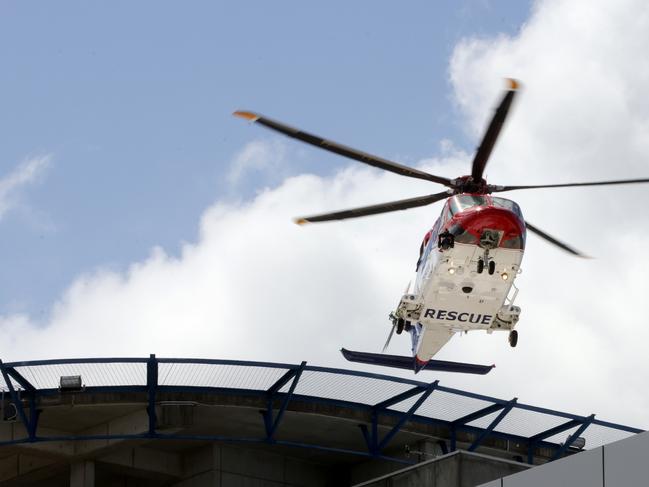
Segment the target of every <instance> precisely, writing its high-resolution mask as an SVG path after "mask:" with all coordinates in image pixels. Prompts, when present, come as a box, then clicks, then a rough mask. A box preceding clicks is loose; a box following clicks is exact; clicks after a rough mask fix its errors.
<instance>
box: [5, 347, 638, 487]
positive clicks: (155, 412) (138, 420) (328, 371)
mask: <svg viewBox="0 0 649 487" xmlns="http://www.w3.org/2000/svg"><path fill="white" fill-rule="evenodd" d="M0 369H1V371H2V375H3V379H4V384H3V386H2V387H1V388H0V389H1V394H2V401H1V406H2V418H3V419H4V421H3V423H2V424H1V425H0V426H1V427H0V456H2V455H1V454H2V452H3V451H4V452H9V453H11V454H14V453H15V452H19V453H20V452H22V453H23V454H24V452H25V451H28V452H29V453H30V455H32V454H34V453H35V452H36V453H38V454H42V453H43V452H45V454H46V456H48V458H49V459H54V460H53V461H57V459H58V461H59V463H61V462H63V463H65V464H66V465H68V468H69V465H70V464H72V463H74V462H75V459H78V458H90V457H92V458H107V456H106V455H108V456H110V455H111V454H114V451H115V449H116V448H117V449H119V448H127V447H128V448H140V447H142V445H144V446H145V447H148V448H150V449H152V450H155V449H158V450H161V451H165V452H174V451H180V450H187V449H191V448H198V447H202V446H204V445H206V444H208V443H217V444H229V445H239V446H242V447H245V448H259V449H260V450H264V451H268V450H271V451H281V452H285V453H286V452H288V453H287V454H289V455H293V456H295V457H299V458H303V459H308V461H309V462H316V463H318V464H319V465H345V466H346V467H345V468H348V472H351V470H350V469H352V467H353V466H354V465H359V464H360V463H362V462H365V463H367V462H369V463H372V462H374V463H373V464H374V465H376V464H377V462H379V463H380V462H383V463H382V464H383V465H386V467H385V468H383V467H381V468H382V470H381V471H382V472H387V471H390V470H394V469H396V468H402V467H404V466H405V465H407V464H413V463H416V462H418V461H421V460H426V459H428V458H430V457H431V456H435V455H438V454H445V453H449V452H453V451H456V450H464V451H469V452H475V451H479V452H480V453H486V454H489V455H492V456H495V457H500V458H502V459H506V460H508V461H510V460H515V461H517V462H519V463H527V464H539V463H545V462H547V461H551V460H554V459H557V458H560V457H562V456H565V455H566V454H568V453H574V452H575V451H579V450H581V449H584V448H588V449H590V448H595V447H598V446H601V445H604V444H607V443H610V442H613V441H616V440H619V439H622V438H625V437H627V436H631V435H632V434H634V433H638V432H641V431H642V430H640V429H637V428H632V427H628V426H623V425H619V424H614V423H610V422H606V421H602V420H600V419H598V418H595V416H594V415H591V416H579V415H574V414H570V413H564V412H560V411H553V410H550V409H545V408H541V407H537V406H532V405H529V404H524V403H520V402H518V401H517V399H516V398H514V399H498V398H494V397H489V396H484V395H480V394H475V393H472V392H468V391H463V390H459V389H454V388H450V387H445V386H444V385H443V384H441V383H440V382H439V381H434V382H431V383H428V382H421V381H416V380H412V379H405V378H398V377H390V376H386V375H381V374H373V373H367V372H359V371H352V370H342V369H334V368H327V367H317V366H311V365H307V364H306V363H305V362H303V363H301V364H279V363H266V362H243V361H235V360H208V359H178V358H157V357H155V356H154V355H151V356H150V357H148V358H147V357H145V358H93V359H63V360H40V361H30V362H12V363H1V364H0ZM431 445H432V447H431ZM19 453H17V454H19ZM101 461H103V460H101ZM16 462H18V460H16ZM369 463H368V464H369ZM388 466H389V467H388ZM0 470H1V468H0ZM356 470H357V471H360V470H362V469H360V470H359V469H356ZM170 475H172V476H173V475H176V477H178V478H181V477H182V473H181V472H180V471H174V472H173V473H172V474H170ZM366 477H367V476H366ZM347 478H348V481H349V482H351V481H352V480H356V481H360V480H365V478H363V475H360V474H358V475H356V477H354V475H353V474H352V473H349V475H348V477H347ZM0 480H1V479H0ZM487 480H488V479H487ZM485 481H486V480H485ZM79 485H81V484H79ZM83 485H85V484H83ZM179 485H180V484H179ZM296 485H297V484H296ZM339 485H344V484H339Z"/></svg>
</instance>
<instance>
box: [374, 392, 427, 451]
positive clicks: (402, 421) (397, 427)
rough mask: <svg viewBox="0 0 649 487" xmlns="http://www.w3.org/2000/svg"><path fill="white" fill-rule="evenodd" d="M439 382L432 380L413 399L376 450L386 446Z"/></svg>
mask: <svg viewBox="0 0 649 487" xmlns="http://www.w3.org/2000/svg"><path fill="white" fill-rule="evenodd" d="M438 384H439V381H438V380H436V381H435V382H432V383H430V384H428V387H427V388H426V390H425V391H424V392H423V393H422V394H421V396H419V399H417V401H415V403H414V404H413V405H412V407H411V408H410V409H409V410H408V412H407V413H405V414H404V415H403V416H401V419H400V420H399V422H398V423H397V424H396V425H395V426H394V428H392V429H391V430H390V431H389V432H388V434H386V435H385V436H384V437H383V439H382V440H381V442H380V443H379V444H378V446H377V450H378V451H379V452H380V451H381V450H383V448H385V447H386V446H387V444H388V443H389V442H390V440H391V439H392V438H394V435H396V434H397V433H398V432H399V430H400V429H401V427H402V426H403V425H404V424H405V423H406V421H409V420H410V418H412V416H413V415H414V414H415V413H416V412H417V409H419V406H421V405H422V404H423V403H424V401H425V400H426V399H428V396H430V395H431V394H432V393H433V391H434V390H435V389H436V388H437V385H438Z"/></svg>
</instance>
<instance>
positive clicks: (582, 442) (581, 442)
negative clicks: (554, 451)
mask: <svg viewBox="0 0 649 487" xmlns="http://www.w3.org/2000/svg"><path fill="white" fill-rule="evenodd" d="M585 446H586V438H584V437H583V436H578V437H577V438H576V439H575V441H573V442H572V445H570V447H571V448H575V449H577V450H583V449H584V447H585Z"/></svg>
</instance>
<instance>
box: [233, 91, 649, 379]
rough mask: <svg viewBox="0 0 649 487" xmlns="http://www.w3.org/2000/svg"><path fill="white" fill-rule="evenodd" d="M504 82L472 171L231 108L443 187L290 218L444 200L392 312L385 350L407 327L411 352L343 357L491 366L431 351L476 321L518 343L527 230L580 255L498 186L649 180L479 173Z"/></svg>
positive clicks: (499, 116) (505, 105) (501, 113)
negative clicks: (386, 152) (414, 162)
mask: <svg viewBox="0 0 649 487" xmlns="http://www.w3.org/2000/svg"><path fill="white" fill-rule="evenodd" d="M507 83H508V86H507V89H506V90H505V93H504V95H503V96H502V99H501V101H500V103H499V105H498V106H497V108H496V110H495V113H494V114H493V117H492V119H491V121H490V123H489V124H488V126H487V130H486V132H485V134H484V136H483V138H482V141H481V142H480V145H479V146H478V149H477V151H476V153H475V156H474V157H473V161H472V164H471V173H470V174H469V175H465V176H460V177H458V178H455V179H449V178H446V177H442V176H436V175H434V174H430V173H428V172H425V171H421V170H419V169H416V168H412V167H408V166H404V165H402V164H398V163H396V162H393V161H390V160H387V159H384V158H382V157H378V156H374V155H372V154H368V153H366V152H362V151H359V150H357V149H353V148H351V147H348V146H345V145H342V144H339V143H337V142H333V141H331V140H327V139H323V138H322V137H319V136H316V135H313V134H310V133H308V132H304V131H302V130H299V129H296V128H293V127H290V126H288V125H285V124H283V123H281V122H278V121H275V120H272V119H270V118H267V117H265V116H263V115H260V114H257V113H253V112H248V111H236V112H234V115H236V116H238V117H241V118H244V119H246V120H249V121H251V122H255V123H258V124H260V125H263V126H265V127H267V128H269V129H272V130H274V131H277V132H279V133H282V134H284V135H287V136H289V137H292V138H295V139H298V140H301V141H303V142H306V143H307V144H310V145H313V146H316V147H319V148H321V149H324V150H326V151H329V152H334V153H336V154H339V155H341V156H344V157H347V158H350V159H353V160H356V161H359V162H361V163H364V164H368V165H370V166H373V167H376V168H379V169H383V170H385V171H390V172H392V173H395V174H399V175H401V176H405V177H409V178H416V179H422V180H426V181H430V182H433V183H437V184H441V185H443V186H445V187H446V188H447V189H445V190H444V191H441V192H438V193H433V194H429V195H426V196H418V197H415V198H408V199H403V200H398V201H391V202H388V203H380V204H377V205H371V206H365V207H360V208H353V209H349V210H342V211H335V212H332V213H324V214H319V215H313V216H305V217H300V218H296V219H295V222H296V223H297V224H299V225H303V224H306V223H319V222H327V221H335V220H346V219H351V218H358V217H363V216H369V215H377V214H381V213H388V212H393V211H398V210H406V209H409V208H416V207H420V206H426V205H430V204H433V203H436V202H439V201H444V205H443V207H442V211H441V214H440V216H439V218H438V219H437V220H436V221H435V223H434V224H433V226H432V227H431V229H430V230H429V231H428V232H427V233H426V234H425V236H424V239H423V241H422V243H421V246H420V249H419V258H418V259H417V264H416V278H415V282H414V287H413V289H412V290H411V289H410V284H409V285H408V288H407V289H406V291H405V294H404V295H403V296H402V297H401V300H400V301H399V304H398V306H397V307H396V309H395V310H394V311H393V312H392V313H390V320H391V322H392V328H391V330H390V332H389V335H388V339H387V341H386V343H385V346H384V347H383V351H385V349H386V348H387V346H388V345H389V343H390V340H391V339H392V336H393V334H394V333H395V332H396V333H397V334H401V333H402V332H403V331H404V330H405V331H406V332H408V333H409V334H410V336H411V341H412V356H411V357H405V356H398V355H388V354H384V353H380V354H379V353H369V352H358V351H352V350H346V349H344V348H343V349H342V350H341V352H342V353H343V355H344V357H345V358H346V359H347V360H349V361H352V362H361V363H367V364H374V365H382V366H387V367H393V368H400V369H409V370H413V371H414V372H415V373H417V372H419V371H420V370H422V369H424V368H426V369H427V370H438V371H446V372H462V373H471V374H486V373H488V372H490V371H491V369H492V368H493V367H494V365H479V364H468V363H462V362H449V361H442V360H434V359H433V358H432V357H433V356H434V355H435V354H436V353H437V352H438V351H439V350H440V349H441V348H442V347H443V346H444V345H445V344H446V343H448V341H449V340H450V339H451V338H452V337H453V335H454V334H456V333H461V332H469V331H473V330H485V331H486V332H487V333H493V332H494V331H506V332H508V333H509V344H510V345H511V346H512V347H515V346H516V344H517V343H518V331H517V330H516V329H515V326H516V324H517V323H518V320H519V317H520V313H521V309H520V308H519V307H518V306H516V305H515V304H514V302H515V299H516V296H517V294H518V289H517V288H516V286H515V285H514V281H515V278H516V276H517V275H518V274H519V273H520V270H521V267H520V266H521V261H522V259H523V253H524V251H525V242H526V238H527V232H528V231H529V232H531V233H533V234H535V235H537V236H538V237H540V238H542V239H544V240H545V241H547V242H548V243H550V244H552V245H555V246H557V247H559V248H560V249H562V250H564V251H566V252H568V253H570V254H572V255H574V256H577V257H586V256H585V255H584V254H583V253H581V252H580V251H578V250H576V249H574V248H573V247H571V246H569V245H567V244H566V243H564V242H562V241H560V240H558V239H557V238H555V237H553V236H551V235H549V234H548V233H546V232H544V231H543V230H541V229H539V228H538V227H536V226H534V225H532V224H531V223H530V222H529V221H526V220H525V219H524V218H523V214H522V212H521V209H520V207H519V206H518V205H517V204H516V203H515V202H514V201H512V200H509V199H505V198H501V197H498V196H494V193H502V192H506V191H514V190H521V189H540V188H565V187H576V186H602V185H614V184H632V183H647V182H649V178H643V179H626V180H613V181H596V182H577V183H558V184H542V185H494V184H488V183H487V181H486V180H485V179H484V171H485V167H486V165H487V162H488V160H489V157H490V155H491V153H492V150H493V148H494V145H495V143H496V141H497V139H498V136H499V134H500V132H501V129H502V127H503V125H504V123H505V120H506V118H507V115H508V113H509V111H510V108H511V106H512V103H513V101H514V98H515V95H516V93H517V92H518V91H519V82H518V81H516V80H514V79H508V80H507Z"/></svg>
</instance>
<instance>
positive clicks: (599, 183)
mask: <svg viewBox="0 0 649 487" xmlns="http://www.w3.org/2000/svg"><path fill="white" fill-rule="evenodd" d="M634 183H649V178H642V179H618V180H614V181H595V182H591V183H562V184H537V185H527V186H493V187H492V188H491V189H492V192H494V193H500V192H502V191H513V190H515V189H538V188H571V187H575V186H607V185H610V184H634Z"/></svg>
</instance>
